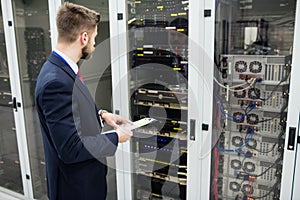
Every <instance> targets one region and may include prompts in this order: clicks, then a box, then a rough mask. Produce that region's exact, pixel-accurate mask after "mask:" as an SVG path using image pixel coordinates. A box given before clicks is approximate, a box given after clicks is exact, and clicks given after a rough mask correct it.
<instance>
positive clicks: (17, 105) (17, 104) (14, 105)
mask: <svg viewBox="0 0 300 200" xmlns="http://www.w3.org/2000/svg"><path fill="white" fill-rule="evenodd" d="M12 106H13V108H14V109H15V111H16V112H17V111H18V107H19V108H20V107H21V103H20V102H17V98H16V97H14V98H13V104H12Z"/></svg>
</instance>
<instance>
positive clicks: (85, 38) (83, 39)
mask: <svg viewBox="0 0 300 200" xmlns="http://www.w3.org/2000/svg"><path fill="white" fill-rule="evenodd" d="M80 41H81V44H82V45H83V46H86V45H87V43H88V41H89V35H88V34H87V32H83V33H81V35H80Z"/></svg>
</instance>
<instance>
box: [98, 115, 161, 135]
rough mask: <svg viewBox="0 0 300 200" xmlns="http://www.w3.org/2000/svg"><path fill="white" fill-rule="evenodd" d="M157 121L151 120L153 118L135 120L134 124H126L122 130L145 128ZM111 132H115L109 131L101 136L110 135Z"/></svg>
mask: <svg viewBox="0 0 300 200" xmlns="http://www.w3.org/2000/svg"><path fill="white" fill-rule="evenodd" d="M155 121H157V120H156V119H153V118H150V117H146V118H143V119H140V120H137V121H135V122H133V124H126V125H125V126H123V127H124V128H126V129H128V130H130V131H132V130H134V129H136V128H140V127H142V126H146V125H148V124H150V123H152V122H155ZM112 132H116V131H115V130H110V131H105V132H103V133H102V134H106V133H112Z"/></svg>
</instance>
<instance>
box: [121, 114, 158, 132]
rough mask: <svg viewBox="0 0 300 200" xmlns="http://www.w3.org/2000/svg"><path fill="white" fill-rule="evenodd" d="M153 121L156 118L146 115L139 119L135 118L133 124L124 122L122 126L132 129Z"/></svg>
mask: <svg viewBox="0 0 300 200" xmlns="http://www.w3.org/2000/svg"><path fill="white" fill-rule="evenodd" d="M154 121H157V120H156V119H153V118H149V117H146V118H143V119H140V120H137V121H135V122H133V124H126V125H125V126H124V128H126V129H128V130H134V129H136V128H140V127H142V126H146V125H148V124H150V123H152V122H154Z"/></svg>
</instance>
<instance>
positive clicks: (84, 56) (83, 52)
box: [80, 46, 92, 60]
mask: <svg viewBox="0 0 300 200" xmlns="http://www.w3.org/2000/svg"><path fill="white" fill-rule="evenodd" d="M87 49H88V48H87V46H85V47H83V48H82V50H81V58H80V59H84V60H88V59H90V58H91V57H92V54H91V53H89V52H87Z"/></svg>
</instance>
